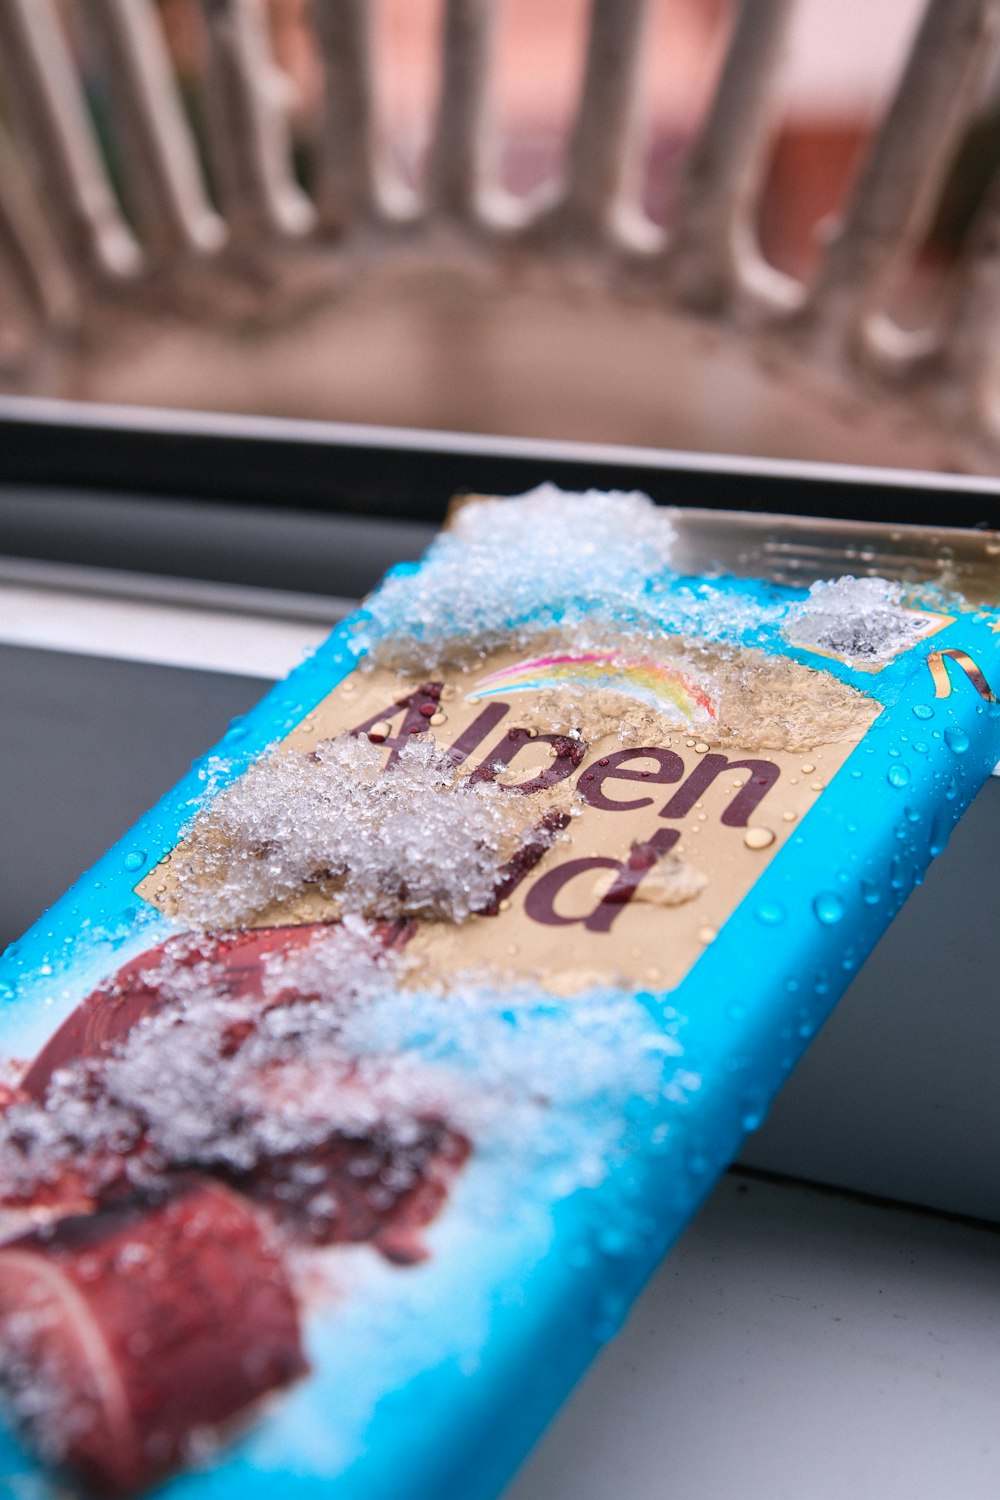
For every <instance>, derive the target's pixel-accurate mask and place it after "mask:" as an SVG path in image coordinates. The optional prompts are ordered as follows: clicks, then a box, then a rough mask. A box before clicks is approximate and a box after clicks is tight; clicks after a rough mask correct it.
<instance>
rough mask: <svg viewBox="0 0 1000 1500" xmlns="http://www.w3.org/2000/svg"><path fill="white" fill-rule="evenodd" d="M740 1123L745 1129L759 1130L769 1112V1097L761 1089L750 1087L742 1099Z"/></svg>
mask: <svg viewBox="0 0 1000 1500" xmlns="http://www.w3.org/2000/svg"><path fill="white" fill-rule="evenodd" d="M740 1109H741V1111H742V1114H741V1117H740V1124H741V1125H742V1126H743V1129H744V1130H748V1131H749V1130H758V1129H759V1128H760V1126H761V1125H762V1124H763V1121H764V1116H765V1114H766V1113H767V1098H766V1096H765V1095H764V1094H763V1092H762V1091H761V1090H760V1089H749V1090H748V1091H747V1092H746V1093H745V1094H744V1095H743V1098H742V1099H741V1100H740Z"/></svg>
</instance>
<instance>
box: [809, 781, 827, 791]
mask: <svg viewBox="0 0 1000 1500" xmlns="http://www.w3.org/2000/svg"><path fill="white" fill-rule="evenodd" d="M809 790H810V791H811V792H822V791H825V790H826V782H825V781H813V782H811V783H810V785H809Z"/></svg>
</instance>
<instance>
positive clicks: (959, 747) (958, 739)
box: [944, 728, 969, 755]
mask: <svg viewBox="0 0 1000 1500" xmlns="http://www.w3.org/2000/svg"><path fill="white" fill-rule="evenodd" d="M944 742H945V744H946V745H947V746H948V749H949V750H951V751H953V752H954V754H955V755H964V754H965V752H966V750H968V748H969V736H968V735H967V734H966V732H965V730H964V729H958V728H955V729H946V730H945V732H944Z"/></svg>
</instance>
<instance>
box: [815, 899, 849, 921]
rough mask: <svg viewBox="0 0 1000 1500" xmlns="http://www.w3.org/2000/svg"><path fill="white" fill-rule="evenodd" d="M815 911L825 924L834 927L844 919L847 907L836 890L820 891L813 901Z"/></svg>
mask: <svg viewBox="0 0 1000 1500" xmlns="http://www.w3.org/2000/svg"><path fill="white" fill-rule="evenodd" d="M813 911H814V912H815V913H816V917H817V919H818V920H819V921H820V922H822V923H823V924H824V926H826V927H832V926H833V925H834V923H836V922H840V921H842V920H843V918H844V915H845V913H846V911H847V908H846V907H845V905H844V903H843V901H842V900H841V899H840V897H839V896H838V895H837V893H836V892H835V891H820V893H819V895H818V896H817V897H816V898H815V900H814V901H813Z"/></svg>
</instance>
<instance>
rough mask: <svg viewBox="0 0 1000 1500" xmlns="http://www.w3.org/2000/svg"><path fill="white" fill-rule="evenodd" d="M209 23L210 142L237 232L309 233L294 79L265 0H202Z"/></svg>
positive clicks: (232, 226) (248, 236)
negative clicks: (290, 106) (294, 141)
mask: <svg viewBox="0 0 1000 1500" xmlns="http://www.w3.org/2000/svg"><path fill="white" fill-rule="evenodd" d="M201 3H202V9H203V11H204V13H205V18H206V21H207V24H208V35H209V47H210V65H209V77H208V88H207V93H206V112H207V115H208V124H209V146H210V149H211V153H212V159H213V162H214V165H215V173H216V179H217V183H218V189H219V197H220V199H221V202H222V208H223V212H224V214H225V216H226V220H227V222H228V225H229V228H230V231H231V232H232V234H233V236H234V238H241V239H243V240H244V241H247V240H251V239H252V238H253V237H254V236H255V235H258V234H260V233H261V232H262V231H263V232H265V233H267V232H275V233H278V234H282V235H301V234H304V233H306V231H307V230H309V229H310V228H311V227H312V224H313V222H314V219H315V214H314V210H313V206H312V203H311V202H310V200H309V198H308V197H307V196H306V194H305V193H304V192H303V191H302V189H301V188H300V187H299V185H298V183H297V182H296V180H295V175H294V173H293V171H292V147H291V132H290V130H289V125H288V112H287V107H286V99H287V87H288V85H287V80H286V79H285V77H284V75H283V74H282V73H281V71H280V70H279V68H278V66H277V64H276V63H275V60H274V57H273V54H272V51H271V46H270V41H269V38H268V35H267V24H266V19H265V15H264V10H263V5H262V0H201Z"/></svg>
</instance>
